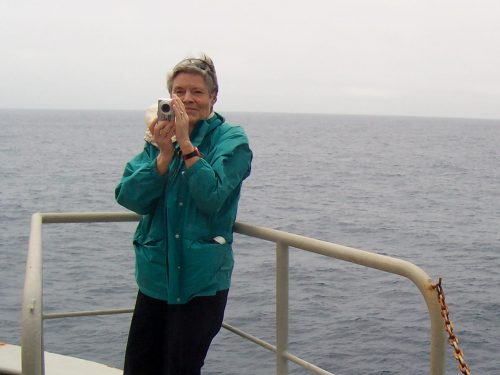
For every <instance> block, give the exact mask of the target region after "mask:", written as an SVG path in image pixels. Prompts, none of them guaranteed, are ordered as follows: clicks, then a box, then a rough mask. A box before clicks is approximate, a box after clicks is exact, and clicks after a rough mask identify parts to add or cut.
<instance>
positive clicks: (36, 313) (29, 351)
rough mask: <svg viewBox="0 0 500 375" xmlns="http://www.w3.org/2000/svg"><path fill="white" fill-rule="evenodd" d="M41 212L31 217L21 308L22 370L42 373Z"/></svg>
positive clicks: (25, 374) (29, 373)
mask: <svg viewBox="0 0 500 375" xmlns="http://www.w3.org/2000/svg"><path fill="white" fill-rule="evenodd" d="M42 285H43V283H42V215H41V214H39V213H37V214H33V215H32V217H31V232H30V241H29V249H28V259H27V261H26V278H25V280H24V292H23V293H24V295H23V312H22V323H21V327H22V332H21V347H22V365H21V366H22V373H23V375H44V373H45V367H44V358H43V357H44V352H43V321H42V314H43V311H42V306H43V304H42V294H43V293H42Z"/></svg>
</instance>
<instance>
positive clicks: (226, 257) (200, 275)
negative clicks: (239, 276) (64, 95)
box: [183, 240, 233, 290]
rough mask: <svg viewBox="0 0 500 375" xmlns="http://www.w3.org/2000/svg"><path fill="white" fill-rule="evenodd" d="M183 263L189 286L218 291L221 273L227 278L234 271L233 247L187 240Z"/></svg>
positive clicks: (213, 242) (212, 242)
mask: <svg viewBox="0 0 500 375" xmlns="http://www.w3.org/2000/svg"><path fill="white" fill-rule="evenodd" d="M183 263H184V271H185V278H186V279H185V282H186V284H187V285H189V286H190V287H192V288H195V289H198V290H204V289H214V288H215V289H217V288H218V284H219V283H220V277H221V273H222V274H225V275H224V277H225V278H226V277H228V276H229V275H230V274H231V271H232V269H233V257H232V250H231V245H230V244H227V243H226V244H219V243H217V242H215V241H211V242H204V241H203V242H201V241H188V240H187V241H186V243H185V247H184V252H183Z"/></svg>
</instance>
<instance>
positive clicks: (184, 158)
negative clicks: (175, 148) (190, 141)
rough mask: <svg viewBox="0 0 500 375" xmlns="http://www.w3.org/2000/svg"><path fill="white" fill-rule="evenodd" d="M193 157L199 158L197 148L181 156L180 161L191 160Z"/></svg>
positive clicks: (199, 154)
mask: <svg viewBox="0 0 500 375" xmlns="http://www.w3.org/2000/svg"><path fill="white" fill-rule="evenodd" d="M195 156H198V157H201V153H200V151H199V150H198V147H195V148H194V150H193V151H191V152H190V153H189V154H186V155H182V160H184V161H185V160H188V159H191V158H194V157H195Z"/></svg>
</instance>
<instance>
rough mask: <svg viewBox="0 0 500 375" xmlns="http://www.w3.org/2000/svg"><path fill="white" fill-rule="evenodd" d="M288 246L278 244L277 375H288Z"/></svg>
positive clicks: (282, 243)
mask: <svg viewBox="0 0 500 375" xmlns="http://www.w3.org/2000/svg"><path fill="white" fill-rule="evenodd" d="M287 350H288V245H287V244H286V243H284V242H281V241H278V242H276V374H277V375H288V359H287V358H286V357H285V354H286V353H287Z"/></svg>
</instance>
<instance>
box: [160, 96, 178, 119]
mask: <svg viewBox="0 0 500 375" xmlns="http://www.w3.org/2000/svg"><path fill="white" fill-rule="evenodd" d="M171 103H172V99H161V98H160V99H158V121H172V119H173V118H174V110H173V109H172V105H171Z"/></svg>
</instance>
